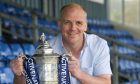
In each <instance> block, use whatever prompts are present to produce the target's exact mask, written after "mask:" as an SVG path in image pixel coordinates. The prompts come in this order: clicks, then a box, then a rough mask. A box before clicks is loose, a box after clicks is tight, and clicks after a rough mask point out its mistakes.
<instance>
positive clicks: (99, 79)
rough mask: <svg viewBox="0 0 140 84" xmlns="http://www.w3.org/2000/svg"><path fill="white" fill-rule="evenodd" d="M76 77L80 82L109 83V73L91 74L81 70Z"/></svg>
mask: <svg viewBox="0 0 140 84" xmlns="http://www.w3.org/2000/svg"><path fill="white" fill-rule="evenodd" d="M77 79H78V80H79V81H80V83H81V84H111V75H100V76H91V75H89V74H87V73H86V72H81V73H80V75H79V77H77Z"/></svg>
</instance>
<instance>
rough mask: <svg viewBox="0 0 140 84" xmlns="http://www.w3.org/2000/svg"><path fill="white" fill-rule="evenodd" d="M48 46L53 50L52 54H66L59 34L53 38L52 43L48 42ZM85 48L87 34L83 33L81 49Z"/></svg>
mask: <svg viewBox="0 0 140 84" xmlns="http://www.w3.org/2000/svg"><path fill="white" fill-rule="evenodd" d="M50 45H51V47H52V48H53V50H54V53H57V54H60V55H62V54H64V53H67V51H66V49H65V48H64V45H63V42H62V35H61V34H59V35H58V36H57V37H55V39H54V42H51V41H50ZM87 46H88V40H87V34H86V33H84V46H83V49H84V48H85V47H87Z"/></svg>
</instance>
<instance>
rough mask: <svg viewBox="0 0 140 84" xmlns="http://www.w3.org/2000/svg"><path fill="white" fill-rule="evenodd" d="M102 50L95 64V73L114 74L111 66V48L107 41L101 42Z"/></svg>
mask: <svg viewBox="0 0 140 84" xmlns="http://www.w3.org/2000/svg"><path fill="white" fill-rule="evenodd" d="M99 47H100V50H99V52H98V56H97V59H96V62H95V65H94V69H93V74H94V75H102V74H110V75H111V74H112V71H111V67H110V50H109V47H108V45H107V42H106V41H103V42H101V45H100V46H99Z"/></svg>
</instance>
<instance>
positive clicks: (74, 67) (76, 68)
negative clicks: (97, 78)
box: [68, 55, 81, 78]
mask: <svg viewBox="0 0 140 84" xmlns="http://www.w3.org/2000/svg"><path fill="white" fill-rule="evenodd" d="M68 69H69V72H70V73H71V74H72V76H74V77H76V78H77V77H79V76H80V73H81V69H80V63H79V60H78V59H77V58H76V57H74V56H72V55H71V56H69V61H68Z"/></svg>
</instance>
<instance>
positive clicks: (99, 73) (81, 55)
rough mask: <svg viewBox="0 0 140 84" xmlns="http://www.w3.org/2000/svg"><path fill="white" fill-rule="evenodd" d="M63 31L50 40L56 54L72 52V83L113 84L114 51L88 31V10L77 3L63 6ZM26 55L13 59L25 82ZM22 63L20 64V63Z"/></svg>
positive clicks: (20, 80) (20, 79) (17, 83)
mask: <svg viewBox="0 0 140 84" xmlns="http://www.w3.org/2000/svg"><path fill="white" fill-rule="evenodd" d="M60 13H61V16H60V19H59V21H58V26H59V28H60V31H61V33H60V34H59V35H57V36H56V37H54V38H52V39H51V40H49V44H50V46H51V47H52V48H53V50H54V52H55V53H58V54H60V55H61V54H63V53H69V52H70V53H71V56H70V58H69V60H68V70H69V72H70V73H71V77H70V80H71V84H111V75H112V72H111V68H110V54H109V47H108V45H107V42H106V41H105V40H104V39H102V38H100V37H98V36H96V35H94V34H87V33H85V31H87V13H86V12H85V10H84V9H83V8H82V7H81V6H80V5H79V4H76V3H71V4H67V5H65V6H63V7H62V8H61V12H60ZM19 60H22V58H18V59H14V60H12V69H13V72H14V74H15V78H14V83H15V84H21V83H22V84H25V78H24V76H23V75H22V71H23V67H22V61H19ZM17 63H18V65H16V64H17Z"/></svg>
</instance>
